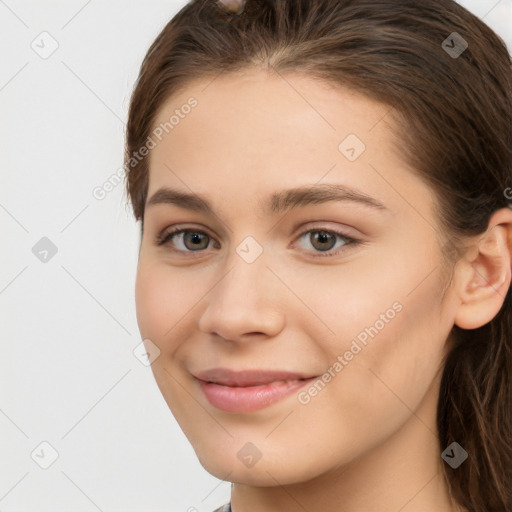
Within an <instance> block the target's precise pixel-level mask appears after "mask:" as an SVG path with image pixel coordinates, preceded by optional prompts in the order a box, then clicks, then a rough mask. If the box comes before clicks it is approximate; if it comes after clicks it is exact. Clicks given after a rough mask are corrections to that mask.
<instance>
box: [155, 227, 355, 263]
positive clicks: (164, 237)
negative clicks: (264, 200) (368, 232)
mask: <svg viewBox="0 0 512 512" xmlns="http://www.w3.org/2000/svg"><path fill="white" fill-rule="evenodd" d="M320 231H321V232H323V233H328V234H330V235H337V236H338V237H340V238H342V239H343V240H344V241H345V243H344V244H343V246H342V247H341V248H338V249H337V250H336V252H334V253H333V252H332V251H333V250H334V249H329V250H328V251H314V252H317V254H316V255H315V256H314V257H315V258H316V257H324V258H325V257H332V256H338V255H339V254H340V253H341V252H343V251H345V250H346V249H347V247H350V246H352V247H355V246H357V245H360V244H361V243H362V241H361V240H359V239H357V238H353V237H350V236H347V235H346V234H344V233H341V232H339V231H336V230H332V229H323V228H321V227H320V228H315V229H308V230H306V231H303V232H302V233H300V235H298V239H299V240H300V239H301V238H302V237H303V236H304V235H306V234H308V233H316V232H320ZM180 233H199V234H202V235H206V236H207V237H209V238H210V239H212V237H211V236H210V235H209V234H208V233H206V232H204V231H201V230H199V229H193V228H175V229H173V230H172V231H167V232H165V231H163V232H162V233H161V234H160V235H158V236H157V238H156V241H155V243H156V245H158V246H162V245H165V244H167V243H168V242H170V241H171V239H172V238H173V237H174V236H175V235H178V234H180ZM172 250H173V251H175V252H179V253H195V252H197V253H201V252H204V249H203V250H198V251H188V250H187V251H182V250H178V249H172Z"/></svg>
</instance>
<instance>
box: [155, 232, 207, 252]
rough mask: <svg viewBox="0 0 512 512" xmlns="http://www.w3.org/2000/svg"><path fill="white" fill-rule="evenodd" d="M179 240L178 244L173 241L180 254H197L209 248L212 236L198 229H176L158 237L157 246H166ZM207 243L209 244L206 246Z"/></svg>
mask: <svg viewBox="0 0 512 512" xmlns="http://www.w3.org/2000/svg"><path fill="white" fill-rule="evenodd" d="M174 239H177V242H174V241H173V245H175V246H177V248H176V249H175V250H176V251H178V252H196V251H201V250H202V249H207V248H208V241H209V240H210V236H209V235H208V234H207V233H205V232H204V231H199V230H197V229H183V228H182V229H180V228H177V229H174V230H172V231H170V232H169V231H168V232H165V231H164V233H163V234H161V235H160V236H158V238H157V240H156V244H157V245H165V244H168V243H169V242H171V241H172V240H174ZM205 241H206V242H207V243H206V245H205Z"/></svg>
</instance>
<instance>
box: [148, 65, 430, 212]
mask: <svg viewBox="0 0 512 512" xmlns="http://www.w3.org/2000/svg"><path fill="white" fill-rule="evenodd" d="M191 100H192V101H191ZM191 104H195V106H194V107H192V108H189V107H188V105H191ZM391 114H392V109H390V107H389V106H387V105H384V104H382V103H379V102H377V101H374V100H371V99H369V98H367V97H366V96H364V95H361V94H358V93H356V92H354V91H353V90H350V89H346V88H341V87H337V86H334V85H332V84H330V83H327V82H325V81H322V80H320V79H318V78H315V77H310V76H305V75H298V74H287V75H280V74H270V73H267V72H266V71H254V70H251V71H241V72H238V73H232V74H228V75H221V76H217V77H208V78H202V79H200V80H195V81H193V82H190V83H189V84H188V85H187V86H186V87H184V88H183V89H181V90H180V91H179V92H177V93H176V94H174V95H173V96H171V97H170V98H169V99H168V100H167V101H166V102H165V103H164V104H163V106H162V107H161V108H160V110H159V112H158V115H157V116H156V118H155V121H154V123H153V131H154V130H156V129H158V128H159V127H160V132H161V141H157V144H156V147H155V148H154V149H152V150H151V152H150V155H149V163H150V166H149V167H150V180H149V192H148V196H150V195H151V194H152V193H154V192H155V191H156V190H157V189H158V188H160V187H162V186H165V185H168V186H173V187H174V188H176V187H178V188H180V187H181V189H183V191H187V192H191V191H192V192H197V193H201V194H203V193H204V194H207V195H216V196H218V197H217V201H218V200H219V197H220V199H221V200H222V199H224V200H226V199H227V198H229V199H230V201H234V200H235V199H234V198H235V196H240V197H241V198H240V202H239V204H240V206H241V207H243V205H244V203H245V205H247V204H248V203H247V202H246V200H248V199H250V197H249V196H250V195H251V192H253V193H254V194H256V195H268V194H267V193H270V191H271V190H275V189H276V188H280V189H283V188H286V187H298V186H301V185H304V184H317V183H321V182H322V181H325V182H333V181H334V182H339V183H342V184H345V185H347V186H349V187H353V188H359V189H360V190H361V189H363V190H364V191H366V192H368V193H369V195H372V196H373V197H376V198H382V200H383V201H382V202H386V201H388V202H389V201H396V200H397V193H396V190H393V188H396V187H398V188H402V190H404V191H405V193H406V195H408V196H409V199H410V200H412V201H415V200H417V201H420V202H425V200H426V197H427V196H425V193H427V194H428V193H429V190H428V189H427V186H426V185H424V184H423V183H421V182H419V180H418V179H417V177H415V176H413V174H412V173H411V172H410V171H409V170H408V169H407V168H406V166H405V164H404V163H403V162H402V161H401V160H400V159H399V156H398V154H397V153H396V152H395V148H396V147H397V146H396V145H397V144H398V142H399V141H398V140H396V138H395V133H394V131H393V129H392V128H393V124H392V122H393V121H392V119H393V118H392V115H391ZM171 119H172V120H171ZM166 123H167V124H166ZM162 127H163V128H164V129H163V130H162ZM165 128H167V129H165ZM393 183H394V184H395V185H394V186H393V185H392V184H393ZM411 186H412V188H411ZM414 186H416V187H417V190H414ZM418 187H419V188H418ZM187 189H188V190H187ZM402 201H403V199H402Z"/></svg>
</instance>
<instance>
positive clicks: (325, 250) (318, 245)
mask: <svg viewBox="0 0 512 512" xmlns="http://www.w3.org/2000/svg"><path fill="white" fill-rule="evenodd" d="M299 239H300V240H305V241H306V242H307V245H309V246H311V247H312V249H310V248H309V247H306V252H312V253H313V256H314V257H317V256H336V255H338V254H339V253H342V252H343V251H344V250H346V249H348V247H349V246H352V247H355V246H357V245H358V244H360V243H361V241H360V240H357V239H355V238H353V237H350V236H348V235H345V234H344V233H338V232H337V231H333V230H327V229H310V230H308V231H304V232H303V233H302V234H301V235H300V236H299ZM338 242H339V243H338ZM314 253H316V254H314Z"/></svg>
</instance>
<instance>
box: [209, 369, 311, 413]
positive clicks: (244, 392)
mask: <svg viewBox="0 0 512 512" xmlns="http://www.w3.org/2000/svg"><path fill="white" fill-rule="evenodd" d="M315 378H316V377H313V378H311V379H304V380H291V381H286V382H281V383H276V384H265V385H262V386H249V387H230V386H221V385H220V384H214V383H213V382H205V381H199V386H200V388H201V390H202V392H203V393H204V395H205V396H206V398H207V399H208V401H209V402H210V403H211V404H212V405H213V406H214V407H217V409H221V410H223V411H227V412H253V411H258V410H260V409H264V408H265V407H268V406H269V405H272V404H273V403H275V402H277V401H279V400H281V399H283V398H285V397H287V396H288V395H290V394H292V393H293V392H294V391H297V390H298V389H300V388H301V387H303V386H305V385H306V384H309V383H310V382H312V381H313V380H314V379H315Z"/></svg>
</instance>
